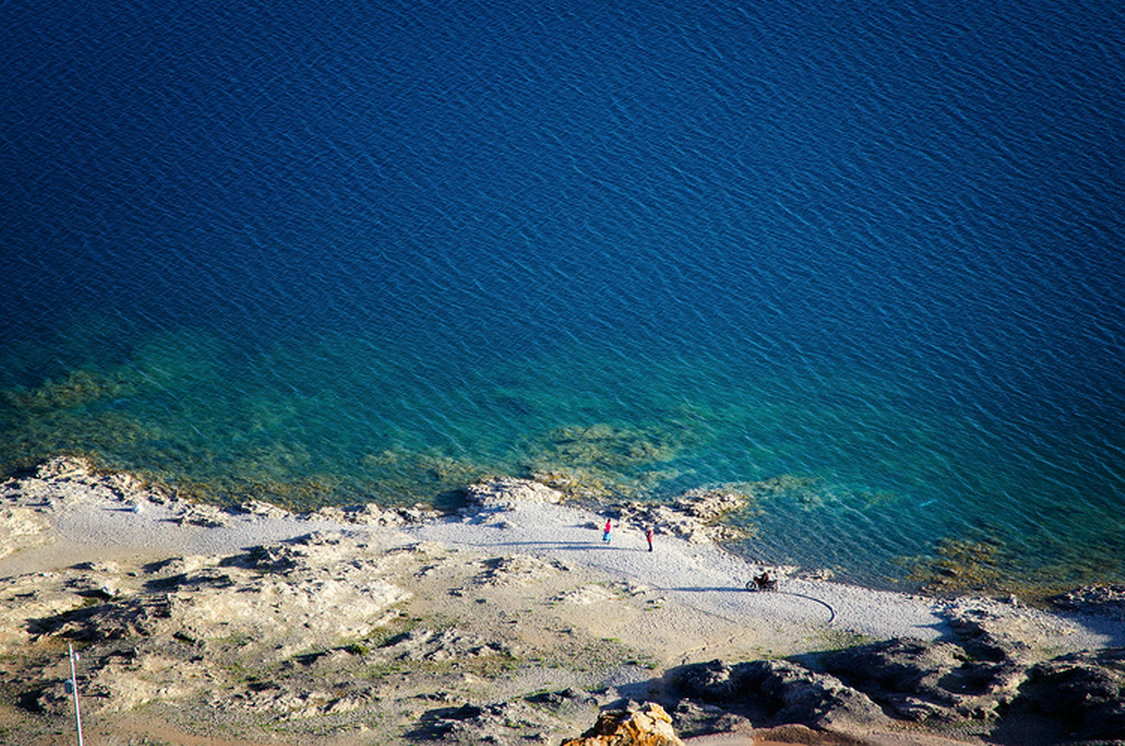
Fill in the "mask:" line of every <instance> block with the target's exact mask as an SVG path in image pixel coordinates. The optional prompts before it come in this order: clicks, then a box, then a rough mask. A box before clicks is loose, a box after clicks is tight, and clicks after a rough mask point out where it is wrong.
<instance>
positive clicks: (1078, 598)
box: [1050, 583, 1125, 619]
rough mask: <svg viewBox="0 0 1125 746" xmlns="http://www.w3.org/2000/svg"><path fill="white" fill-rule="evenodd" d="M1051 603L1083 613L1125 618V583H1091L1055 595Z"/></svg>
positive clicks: (1057, 606)
mask: <svg viewBox="0 0 1125 746" xmlns="http://www.w3.org/2000/svg"><path fill="white" fill-rule="evenodd" d="M1050 601H1051V603H1052V604H1053V605H1054V606H1055V607H1056V608H1058V609H1064V610H1066V611H1076V612H1079V613H1081V614H1097V615H1099V616H1109V617H1113V618H1114V619H1125V584H1121V583H1118V584H1116V585H1091V586H1086V587H1084V588H1077V589H1075V590H1073V591H1069V592H1068V593H1063V594H1060V595H1058V596H1054V597H1053V598H1051V599H1050Z"/></svg>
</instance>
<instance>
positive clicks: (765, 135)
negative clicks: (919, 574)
mask: <svg viewBox="0 0 1125 746" xmlns="http://www.w3.org/2000/svg"><path fill="white" fill-rule="evenodd" d="M0 13H2V15H3V16H4V22H3V23H0V42H2V44H3V47H4V48H5V49H7V50H10V51H9V52H8V53H6V54H5V55H3V56H2V59H0V86H2V88H3V90H2V93H3V96H4V101H5V105H4V106H3V107H2V108H0V143H2V144H3V146H2V147H0V277H2V278H3V279H4V283H3V287H4V292H3V294H2V295H0V339H2V340H3V343H2V344H0V389H2V392H3V395H2V396H0V461H2V462H3V463H5V464H9V465H12V464H19V463H26V462H30V461H34V460H36V459H40V458H43V457H45V456H48V455H50V454H52V453H58V452H84V453H92V454H96V455H97V456H98V457H99V458H100V459H101V460H102V462H103V463H105V464H107V465H109V466H112V467H117V468H126V469H133V470H143V471H145V472H147V473H151V474H153V475H154V476H157V477H159V478H162V479H166V480H169V481H172V482H175V483H177V484H180V485H182V486H184V487H185V488H186V487H192V488H194V489H198V490H199V491H200V492H202V493H206V494H209V495H211V496H212V498H213V499H223V498H224V496H225V497H226V499H238V498H240V497H243V496H247V495H254V496H259V497H266V498H270V499H275V500H277V501H279V502H283V503H286V504H291V505H296V506H299V507H306V506H312V505H316V504H323V503H327V502H334V503H351V502H356V501H359V500H371V499H373V500H377V501H380V502H385V503H402V502H407V503H412V502H414V501H415V500H427V501H432V500H439V501H440V500H444V499H447V497H448V495H449V494H450V491H451V490H456V489H457V488H458V487H460V486H463V485H464V484H466V483H467V482H469V481H472V480H474V479H477V478H479V477H481V476H482V475H486V474H496V473H510V474H516V475H531V474H567V475H570V476H571V477H573V478H574V479H576V480H577V481H578V482H580V483H581V484H583V485H584V486H586V487H587V488H588V489H591V490H594V491H596V492H598V493H599V494H603V495H604V496H605V499H606V500H607V501H609V500H612V499H616V498H617V497H620V496H630V497H641V498H650V499H668V498H669V497H671V496H674V495H676V494H678V493H679V492H681V491H683V490H686V489H691V488H694V487H699V486H715V485H734V486H736V487H738V488H740V489H744V490H745V491H747V492H749V493H750V494H751V495H752V496H753V497H754V501H755V503H754V504H755V507H754V510H753V511H751V512H750V513H748V514H747V515H744V516H740V517H737V518H736V520H740V521H742V522H744V523H747V524H748V525H750V526H751V527H752V528H753V531H754V533H753V536H752V538H751V539H749V540H748V541H747V542H746V544H745V546H744V549H745V551H747V552H748V553H750V554H752V555H754V556H761V557H766V558H769V559H771V560H773V561H779V562H793V563H797V564H802V565H818V566H819V565H826V566H831V567H834V568H836V569H837V571H838V572H839V573H840V574H841V575H842V576H843V577H847V578H850V579H854V580H858V581H860V582H865V583H870V584H876V585H883V584H895V583H909V582H913V581H910V580H908V576H910V575H911V572H912V569H916V568H917V566H918V562H919V561H920V558H921V566H922V567H932V566H933V563H935V562H936V563H938V565H940V564H941V563H943V562H944V563H946V564H947V565H950V566H953V565H956V566H957V567H958V568H959V570H960V571H961V572H962V576H961V577H962V578H964V579H966V582H979V583H981V584H983V585H988V586H1001V585H1004V584H1005V583H1006V582H1007V581H1008V580H1010V579H1018V580H1019V583H1021V584H1027V583H1031V584H1036V583H1038V584H1041V585H1066V584H1074V583H1079V582H1093V581H1109V580H1115V581H1125V552H1123V549H1125V428H1123V426H1122V425H1121V414H1120V413H1121V412H1122V411H1123V409H1125V408H1123V404H1125V375H1123V373H1122V371H1123V369H1125V368H1123V357H1125V355H1123V350H1125V241H1123V238H1125V220H1123V217H1122V216H1123V215H1125V210H1122V207H1123V204H1122V191H1121V185H1122V184H1123V183H1125V172H1123V166H1122V164H1123V163H1125V132H1123V127H1122V120H1121V116H1120V113H1119V112H1120V109H1121V106H1120V98H1121V91H1122V90H1125V79H1123V78H1125V43H1123V42H1125V15H1123V13H1122V12H1121V10H1120V8H1119V7H1117V6H1116V5H1114V4H1112V3H1107V2H1095V3H1087V4H1083V5H1082V6H1081V7H1069V6H1068V7H1061V6H1058V5H1057V4H1053V3H1046V2H1031V3H1024V4H1021V5H1020V6H1019V7H1011V8H1000V7H989V8H982V7H976V6H963V5H961V4H959V3H937V4H934V3H920V2H918V3H915V2H907V3H896V4H894V6H893V7H890V8H869V7H865V6H861V5H859V4H851V3H827V2H824V3H812V4H804V5H802V6H800V7H799V8H797V7H795V6H789V5H785V4H776V3H765V4H756V5H754V6H753V7H744V6H743V5H742V4H739V3H735V2H727V1H726V0H709V1H708V2H704V3H703V4H701V5H700V4H696V5H693V6H691V7H683V8H681V7H678V6H677V5H676V4H671V3H665V4H660V3H657V4H651V3H650V4H646V5H645V6H643V7H642V6H639V5H637V4H634V3H608V4H607V3H597V4H593V3H590V4H581V3H579V4H574V3H569V4H565V5H563V4H547V5H542V6H537V7H536V8H535V9H522V8H515V7H511V8H508V7H501V6H497V7H494V4H481V3H472V2H468V3H456V4H454V3H438V4H425V5H423V4H421V3H411V2H400V3H386V4H378V7H370V6H369V4H351V3H340V4H333V5H332V6H331V7H327V8H326V7H321V6H319V5H318V6H315V7H314V6H312V5H304V4H301V3H293V4H286V6H285V7H284V8H276V7H272V6H269V5H264V4H256V3H229V2H224V3H221V4H220V3H214V2H209V1H205V0H193V2H190V3H187V4H183V5H180V6H177V7H175V8H171V7H170V8H167V9H162V8H151V7H146V6H145V5H142V4H129V3H120V4H114V5H113V7H107V6H82V7H71V6H68V4H63V5H60V6H50V7H42V6H32V5H30V4H17V5H16V6H11V5H9V6H5V8H4V10H3V11H0ZM9 468H10V467H9ZM974 578H976V580H973V579H974Z"/></svg>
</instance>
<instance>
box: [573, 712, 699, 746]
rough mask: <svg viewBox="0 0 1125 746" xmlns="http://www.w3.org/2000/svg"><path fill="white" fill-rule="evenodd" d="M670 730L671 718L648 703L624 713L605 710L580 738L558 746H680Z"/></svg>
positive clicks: (679, 742)
mask: <svg viewBox="0 0 1125 746" xmlns="http://www.w3.org/2000/svg"><path fill="white" fill-rule="evenodd" d="M683 743H684V742H683V741H681V740H680V739H679V737H678V736H677V735H676V731H675V730H674V729H673V728H672V718H671V717H670V716H669V715H668V713H667V712H665V711H664V708H663V707H661V706H660V705H658V704H654V703H652V702H649V703H647V704H645V705H644V706H641V707H636V708H630V709H625V710H606V711H605V712H602V713H601V714H600V715H598V720H597V722H596V723H594V727H593V728H591V729H590V730H588V731H586V732H585V733H583V734H582V737H581V738H574V739H571V740H569V741H564V742H563V744H562V746H683Z"/></svg>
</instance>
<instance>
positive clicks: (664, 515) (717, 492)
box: [613, 489, 750, 544]
mask: <svg viewBox="0 0 1125 746" xmlns="http://www.w3.org/2000/svg"><path fill="white" fill-rule="evenodd" d="M749 502H750V498H749V497H748V496H747V495H746V494H744V493H742V492H738V491H736V490H724V489H698V490H691V491H689V492H685V493H684V494H683V495H681V496H680V497H679V498H678V499H676V500H675V501H673V502H672V503H670V504H655V503H641V502H627V503H621V504H619V505H616V506H614V508H613V512H615V513H616V515H617V519H618V521H619V522H620V523H621V524H622V525H629V526H633V527H634V528H637V529H638V530H641V531H644V530H646V529H648V528H654V529H655V530H656V532H657V533H660V534H669V535H672V536H677V537H680V538H682V539H686V540H687V541H690V542H692V543H694V544H705V543H712V542H722V541H733V540H735V539H739V538H742V537H743V536H744V534H745V532H744V530H743V529H740V528H739V527H737V526H730V525H727V524H724V523H720V522H719V519H720V518H722V517H723V516H724V515H727V514H729V513H734V512H736V511H739V510H742V509H743V508H745V507H746V506H747V505H748V504H749Z"/></svg>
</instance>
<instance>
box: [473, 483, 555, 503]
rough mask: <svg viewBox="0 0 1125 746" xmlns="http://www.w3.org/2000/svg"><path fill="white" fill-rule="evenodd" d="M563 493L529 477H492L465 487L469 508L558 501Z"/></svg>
mask: <svg viewBox="0 0 1125 746" xmlns="http://www.w3.org/2000/svg"><path fill="white" fill-rule="evenodd" d="M562 499H563V494H562V493H561V492H559V491H558V490H556V489H552V488H551V487H548V486H547V485H545V484H540V483H539V482H535V481H533V480H530V479H516V478H515V477H493V478H492V479H486V480H485V481H483V482H478V483H477V484H472V485H469V486H468V487H466V488H465V500H466V501H467V502H468V505H469V509H470V510H475V509H481V508H488V509H494V510H496V509H500V510H504V509H508V508H512V507H514V506H516V505H519V504H520V503H552V504H553V503H559V502H562Z"/></svg>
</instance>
